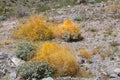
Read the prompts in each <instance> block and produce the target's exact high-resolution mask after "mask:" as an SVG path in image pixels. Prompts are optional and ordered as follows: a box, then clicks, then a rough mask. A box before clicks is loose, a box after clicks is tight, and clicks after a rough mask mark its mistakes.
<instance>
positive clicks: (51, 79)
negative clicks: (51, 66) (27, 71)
mask: <svg viewBox="0 0 120 80" xmlns="http://www.w3.org/2000/svg"><path fill="white" fill-rule="evenodd" d="M42 80H54V79H53V78H52V77H48V78H43V79H42Z"/></svg>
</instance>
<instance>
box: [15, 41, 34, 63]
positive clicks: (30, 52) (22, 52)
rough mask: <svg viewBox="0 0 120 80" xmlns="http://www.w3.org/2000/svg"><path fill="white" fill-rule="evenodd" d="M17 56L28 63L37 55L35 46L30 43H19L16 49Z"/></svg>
mask: <svg viewBox="0 0 120 80" xmlns="http://www.w3.org/2000/svg"><path fill="white" fill-rule="evenodd" d="M15 55H16V56H17V57H18V58H20V59H22V60H25V61H28V60H30V59H31V58H32V57H33V56H34V55H35V46H34V45H33V43H32V42H28V41H21V42H18V43H17V44H16V48H15Z"/></svg>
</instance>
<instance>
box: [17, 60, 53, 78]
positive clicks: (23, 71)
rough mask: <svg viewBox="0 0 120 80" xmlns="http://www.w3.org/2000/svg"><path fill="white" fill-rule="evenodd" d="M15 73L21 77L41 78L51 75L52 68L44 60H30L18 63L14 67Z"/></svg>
mask: <svg viewBox="0 0 120 80" xmlns="http://www.w3.org/2000/svg"><path fill="white" fill-rule="evenodd" d="M16 73H17V75H18V76H21V78H23V79H25V80H26V79H32V78H36V79H38V80H39V79H42V78H45V77H49V76H52V74H53V73H54V68H53V67H51V65H50V64H49V63H48V62H46V61H30V62H26V63H24V64H21V65H19V66H18V67H17V68H16Z"/></svg>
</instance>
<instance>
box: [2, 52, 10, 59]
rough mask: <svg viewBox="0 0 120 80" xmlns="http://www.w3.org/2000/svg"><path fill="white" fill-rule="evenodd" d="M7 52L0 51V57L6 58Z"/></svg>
mask: <svg viewBox="0 0 120 80" xmlns="http://www.w3.org/2000/svg"><path fill="white" fill-rule="evenodd" d="M7 57H8V56H7V54H4V53H3V52H0V59H5V58H7Z"/></svg>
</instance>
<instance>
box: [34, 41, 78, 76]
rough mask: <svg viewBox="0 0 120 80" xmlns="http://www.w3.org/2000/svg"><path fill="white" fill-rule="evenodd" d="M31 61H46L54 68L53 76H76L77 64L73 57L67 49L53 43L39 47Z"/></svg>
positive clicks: (46, 43)
mask: <svg viewBox="0 0 120 80" xmlns="http://www.w3.org/2000/svg"><path fill="white" fill-rule="evenodd" d="M33 60H45V61H48V62H49V63H50V64H51V65H52V66H53V67H55V68H56V74H55V76H75V75H76V74H77V69H78V64H77V62H76V58H75V56H74V55H73V54H72V53H71V52H70V50H69V49H68V48H67V47H65V46H62V45H60V44H57V43H54V42H45V43H44V44H43V45H42V46H40V48H38V50H37V53H36V56H35V57H34V58H33Z"/></svg>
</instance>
